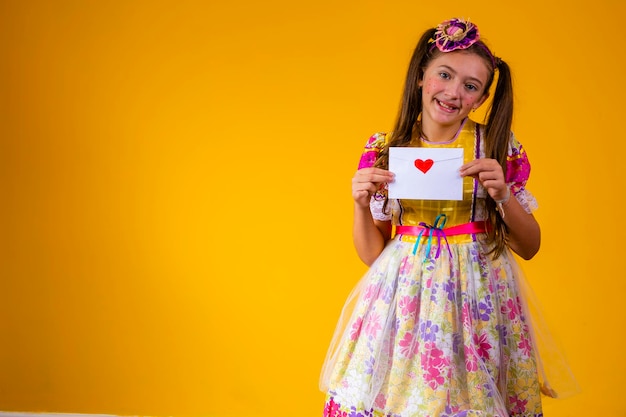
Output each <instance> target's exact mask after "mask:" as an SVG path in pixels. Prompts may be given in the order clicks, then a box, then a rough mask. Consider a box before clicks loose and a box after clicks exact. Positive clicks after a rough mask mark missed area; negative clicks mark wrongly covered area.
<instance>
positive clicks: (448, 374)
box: [320, 237, 577, 417]
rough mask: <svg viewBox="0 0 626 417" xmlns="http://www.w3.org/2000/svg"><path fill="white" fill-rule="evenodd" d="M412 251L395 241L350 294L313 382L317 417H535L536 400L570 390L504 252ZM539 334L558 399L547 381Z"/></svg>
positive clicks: (477, 247)
mask: <svg viewBox="0 0 626 417" xmlns="http://www.w3.org/2000/svg"><path fill="white" fill-rule="evenodd" d="M414 248H415V244H414V243H413V242H407V241H403V240H402V239H401V238H400V237H396V238H394V239H393V240H392V241H390V242H389V243H388V245H387V246H386V248H385V249H384V251H383V253H382V254H381V255H380V256H379V258H378V259H377V261H376V262H375V263H374V264H373V265H372V266H371V268H370V269H369V271H368V272H367V273H366V275H365V276H364V277H363V278H362V280H361V281H360V282H359V284H358V285H357V286H356V288H355V289H354V290H353V292H352V294H351V295H350V296H349V298H348V300H347V302H346V305H345V307H344V309H343V312H342V315H341V318H340V320H339V323H338V325H337V329H336V330H335V335H334V337H333V340H332V342H331V346H330V348H329V350H328V354H327V356H326V360H325V363H324V366H323V370H322V375H321V378H320V388H321V389H322V391H325V392H326V393H327V400H326V404H325V409H324V416H325V417H343V416H346V417H365V416H372V417H374V416H375V417H378V416H385V417H388V416H402V417H413V416H415V417H417V416H420V417H426V416H429V417H445V416H456V417H461V416H498V417H505V416H509V415H511V416H525V417H527V416H533V417H536V416H541V415H542V408H541V395H540V393H541V392H543V393H544V394H547V395H550V396H553V397H554V396H557V395H560V394H566V395H567V394H571V393H573V391H575V390H576V389H577V385H576V384H575V381H574V380H573V377H571V373H570V372H569V368H568V367H567V365H566V363H565V362H564V361H563V360H562V355H560V352H559V351H558V349H556V348H555V346H554V345H553V343H552V342H551V341H550V340H549V335H548V333H547V331H546V330H545V326H544V325H543V323H542V322H541V323H538V324H537V323H535V325H534V326H533V322H532V320H531V317H530V311H531V308H529V302H532V303H533V309H536V307H535V306H534V301H535V300H534V297H533V296H532V293H531V292H530V289H529V288H528V286H527V285H526V282H525V280H524V279H523V277H522V275H521V270H520V269H519V267H518V265H517V263H516V261H515V259H514V257H513V255H512V254H511V253H510V252H508V251H507V252H505V253H504V254H503V255H502V256H500V257H499V258H497V259H495V260H494V259H492V255H488V254H487V253H486V252H487V248H486V246H485V245H484V244H483V243H481V242H479V241H469V242H463V243H454V242H452V243H450V244H449V247H447V246H446V245H445V244H444V248H443V250H441V251H440V252H439V253H438V254H437V255H435V253H434V252H435V251H430V249H432V248H430V247H429V245H426V244H423V245H422V244H420V245H419V246H418V247H417V252H416V253H415V254H413V250H414ZM448 249H449V250H448ZM427 252H432V253H428V255H427ZM424 259H426V260H424ZM533 316H535V314H533ZM535 327H538V328H539V330H540V331H539V332H537V331H536V329H535ZM539 336H542V338H543V339H542V342H541V343H547V345H548V346H549V347H550V352H552V356H553V358H556V359H557V360H556V362H558V363H559V364H558V365H559V366H557V369H556V371H555V372H557V373H558V374H559V375H558V379H559V381H562V382H563V384H562V386H563V388H562V391H563V392H560V393H559V392H556V391H555V389H554V387H553V386H551V385H550V383H548V381H547V377H546V371H545V369H544V367H543V364H542V363H541V361H540V360H539V356H538V355H537V349H538V344H539V342H540V340H539ZM546 340H547V342H546ZM551 359H552V358H551Z"/></svg>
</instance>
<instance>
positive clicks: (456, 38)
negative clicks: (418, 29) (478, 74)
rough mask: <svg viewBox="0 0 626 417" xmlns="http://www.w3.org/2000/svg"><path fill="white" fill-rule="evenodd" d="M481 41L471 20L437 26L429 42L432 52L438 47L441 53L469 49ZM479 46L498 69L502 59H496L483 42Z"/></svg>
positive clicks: (458, 20)
mask: <svg viewBox="0 0 626 417" xmlns="http://www.w3.org/2000/svg"><path fill="white" fill-rule="evenodd" d="M479 40H480V33H479V32H478V27H477V26H476V25H475V24H473V23H471V22H470V21H469V20H464V19H450V20H446V21H445V22H443V23H441V24H440V25H439V26H437V30H436V31H435V34H434V35H433V38H432V39H430V41H429V42H430V43H432V44H433V45H432V46H431V47H430V49H431V50H433V49H434V48H435V46H436V47H437V49H439V50H440V51H441V52H451V51H456V50H457V49H467V48H469V47H470V46H472V45H474V44H475V43H476V42H478V41H479ZM477 45H478V46H480V47H481V48H483V49H484V50H485V51H486V52H487V54H489V57H490V58H491V63H492V64H493V67H494V68H496V66H497V64H498V63H499V61H500V58H496V57H495V56H494V55H493V54H492V53H491V51H490V50H489V48H487V45H485V44H484V43H483V42H478V44H477Z"/></svg>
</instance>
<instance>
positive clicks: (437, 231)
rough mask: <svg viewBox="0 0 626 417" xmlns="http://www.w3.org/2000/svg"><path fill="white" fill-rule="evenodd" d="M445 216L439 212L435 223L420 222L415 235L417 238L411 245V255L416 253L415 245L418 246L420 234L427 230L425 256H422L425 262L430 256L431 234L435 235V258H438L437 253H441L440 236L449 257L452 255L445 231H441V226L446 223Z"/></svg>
mask: <svg viewBox="0 0 626 417" xmlns="http://www.w3.org/2000/svg"><path fill="white" fill-rule="evenodd" d="M446 220H447V217H446V215H445V214H440V215H438V216H437V217H436V218H435V224H433V225H430V224H426V223H424V222H421V223H420V224H419V225H420V226H421V227H423V229H422V230H421V231H420V233H419V235H417V240H416V241H415V246H413V255H415V254H416V253H417V247H418V246H419V243H420V240H421V238H422V235H423V234H424V232H425V231H427V230H428V245H427V246H426V257H425V258H424V262H426V261H427V260H428V259H429V258H430V249H431V248H432V244H433V236H435V235H436V236H437V253H435V259H437V258H439V254H440V253H441V238H443V240H444V241H445V242H446V246H447V247H448V253H449V254H450V257H452V251H451V250H450V244H449V243H448V238H447V237H446V232H444V231H443V227H444V226H445V225H446Z"/></svg>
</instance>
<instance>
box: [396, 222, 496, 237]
mask: <svg viewBox="0 0 626 417" xmlns="http://www.w3.org/2000/svg"><path fill="white" fill-rule="evenodd" d="M432 229H433V228H432V226H431V227H428V226H426V227H425V226H396V234H398V235H409V236H418V235H419V234H420V233H421V234H422V236H430V231H431V230H432ZM440 230H441V231H442V232H444V233H445V234H446V236H457V235H471V234H474V233H485V232H486V231H487V223H486V222H484V221H480V222H471V223H463V224H459V225H457V226H452V227H446V228H445V229H440ZM422 232H423V233H422Z"/></svg>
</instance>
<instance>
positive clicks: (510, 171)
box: [506, 134, 537, 213]
mask: <svg viewBox="0 0 626 417" xmlns="http://www.w3.org/2000/svg"><path fill="white" fill-rule="evenodd" d="M529 176H530V162H529V161H528V155H526V150H525V149H524V147H523V146H522V144H521V143H520V142H519V141H518V140H517V138H516V137H515V135H513V134H511V140H510V141H509V152H508V156H507V161H506V182H507V184H508V185H509V187H510V189H511V192H512V193H513V195H514V196H515V198H516V199H517V201H519V202H520V204H521V205H522V207H524V209H525V210H526V212H528V213H530V212H532V211H534V210H536V209H537V200H536V199H535V197H534V196H533V195H532V194H531V193H530V191H528V190H527V189H526V182H528V178H529Z"/></svg>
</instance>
